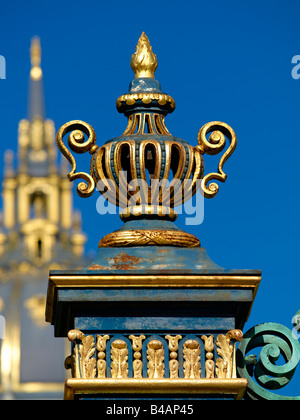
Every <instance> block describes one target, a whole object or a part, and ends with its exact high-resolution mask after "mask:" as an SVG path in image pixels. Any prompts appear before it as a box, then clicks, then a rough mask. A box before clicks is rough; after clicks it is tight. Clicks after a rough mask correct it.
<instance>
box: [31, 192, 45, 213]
mask: <svg viewBox="0 0 300 420" xmlns="http://www.w3.org/2000/svg"><path fill="white" fill-rule="evenodd" d="M30 218H31V219H47V198H46V196H45V194H43V193H35V194H33V195H32V196H31V199H30Z"/></svg>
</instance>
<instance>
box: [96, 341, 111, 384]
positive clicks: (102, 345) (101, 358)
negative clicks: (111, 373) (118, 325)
mask: <svg viewBox="0 0 300 420" xmlns="http://www.w3.org/2000/svg"><path fill="white" fill-rule="evenodd" d="M109 339H110V337H109V335H104V336H102V335H97V350H98V352H99V353H98V361H97V369H98V378H99V379H105V378H106V361H105V358H106V342H107V340H109Z"/></svg>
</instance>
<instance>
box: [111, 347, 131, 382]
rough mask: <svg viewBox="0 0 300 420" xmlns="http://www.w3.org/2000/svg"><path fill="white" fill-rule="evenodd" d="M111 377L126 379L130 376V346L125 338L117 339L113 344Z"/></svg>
mask: <svg viewBox="0 0 300 420" xmlns="http://www.w3.org/2000/svg"><path fill="white" fill-rule="evenodd" d="M111 359H112V363H111V377H112V378H113V379H126V378H127V377H128V363H127V362H128V348H127V343H126V342H125V341H123V340H116V341H114V342H113V343H112V345H111Z"/></svg>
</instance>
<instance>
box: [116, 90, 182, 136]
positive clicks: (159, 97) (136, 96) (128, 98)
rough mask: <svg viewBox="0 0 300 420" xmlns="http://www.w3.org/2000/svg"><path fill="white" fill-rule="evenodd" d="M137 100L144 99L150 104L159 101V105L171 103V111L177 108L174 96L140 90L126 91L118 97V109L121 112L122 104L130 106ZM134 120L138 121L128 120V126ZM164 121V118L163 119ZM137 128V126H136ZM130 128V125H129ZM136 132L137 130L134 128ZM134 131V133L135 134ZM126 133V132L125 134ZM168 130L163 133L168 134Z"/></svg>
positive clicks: (143, 100) (145, 102) (143, 101)
mask: <svg viewBox="0 0 300 420" xmlns="http://www.w3.org/2000/svg"><path fill="white" fill-rule="evenodd" d="M137 101H142V103H143V104H150V103H151V102H152V101H156V102H157V103H158V105H161V106H164V105H167V104H168V105H169V109H170V111H169V112H173V111H174V110H175V108H176V104H175V101H174V99H173V98H172V96H170V95H167V94H165V93H153V92H147V93H144V92H139V93H126V94H124V95H121V96H120V97H119V98H118V99H117V103H116V105H117V110H118V111H119V112H122V111H121V109H122V106H123V105H124V104H126V105H129V106H133V105H135V104H136V102H137ZM136 115H140V114H136ZM132 121H134V122H135V123H136V122H137V120H136V119H133V120H129V121H128V126H129V124H130V123H131V124H132ZM163 121H164V119H163ZM135 128H136V127H135ZM127 129H128V127H127ZM163 130H164V131H165V130H166V127H164V128H163ZM134 132H135V130H134ZM134 132H133V133H132V134H134ZM125 133H126V134H125ZM125 133H124V134H123V135H128V133H127V132H126V131H125ZM168 133H169V132H168V131H167V133H163V134H165V135H168ZM140 134H145V133H141V132H140Z"/></svg>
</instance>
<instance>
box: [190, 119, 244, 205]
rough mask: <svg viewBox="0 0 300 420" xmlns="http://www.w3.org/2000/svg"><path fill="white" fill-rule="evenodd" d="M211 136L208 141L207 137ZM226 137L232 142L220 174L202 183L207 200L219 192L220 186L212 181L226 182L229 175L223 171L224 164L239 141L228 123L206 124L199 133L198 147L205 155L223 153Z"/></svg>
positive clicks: (211, 175)
mask: <svg viewBox="0 0 300 420" xmlns="http://www.w3.org/2000/svg"><path fill="white" fill-rule="evenodd" d="M208 134H210V136H209V139H208V140H207V138H206V136H207V135H208ZM226 137H227V138H228V139H229V141H230V146H229V148H228V149H227V150H226V152H225V153H224V154H223V156H222V157H221V160H220V162H219V167H218V173H210V174H208V175H206V176H205V177H204V178H203V179H202V182H201V191H202V193H203V195H204V196H205V197H206V198H213V197H215V196H216V195H217V193H218V191H219V186H218V185H217V184H216V183H215V182H211V181H212V180H216V181H221V182H225V181H226V178H227V175H226V174H225V173H224V171H223V166H224V163H225V162H226V160H227V159H229V157H230V156H231V155H232V153H233V152H234V150H235V148H236V144H237V139H236V135H235V132H234V131H233V129H232V128H231V127H230V126H229V125H228V124H226V123H223V122H220V121H213V122H210V123H207V124H205V125H204V126H203V127H202V128H201V129H200V131H199V134H198V143H199V146H196V149H198V150H199V151H200V153H201V155H204V154H205V153H207V154H208V155H216V154H218V153H221V152H222V151H223V150H224V148H225V145H226Z"/></svg>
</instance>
